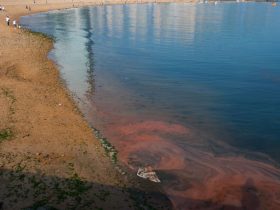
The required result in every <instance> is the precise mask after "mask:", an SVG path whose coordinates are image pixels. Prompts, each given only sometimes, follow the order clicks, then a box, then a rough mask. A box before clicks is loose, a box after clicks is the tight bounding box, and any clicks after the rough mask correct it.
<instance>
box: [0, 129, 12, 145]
mask: <svg viewBox="0 0 280 210" xmlns="http://www.w3.org/2000/svg"><path fill="white" fill-rule="evenodd" d="M12 137H13V132H12V131H11V129H9V128H8V129H3V130H0V142H2V141H5V140H9V139H11V138H12Z"/></svg>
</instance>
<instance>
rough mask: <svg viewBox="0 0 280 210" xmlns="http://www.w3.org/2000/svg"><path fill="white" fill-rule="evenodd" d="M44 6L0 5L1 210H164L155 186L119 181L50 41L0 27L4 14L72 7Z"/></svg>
mask: <svg viewBox="0 0 280 210" xmlns="http://www.w3.org/2000/svg"><path fill="white" fill-rule="evenodd" d="M59 2H63V3H59ZM45 3H46V1H38V0H36V4H34V3H33V1H27V0H15V1H12V0H2V1H0V5H5V10H6V11H5V12H3V11H2V12H0V167H1V169H0V189H1V190H0V209H22V208H24V207H30V206H33V207H38V206H44V205H49V206H53V207H56V208H58V209H72V208H73V209H137V208H138V207H139V206H142V207H144V206H146V207H147V206H149V205H151V206H154V207H156V209H159V208H162V209H171V206H170V202H169V201H168V200H167V199H166V197H165V196H163V195H162V194H160V193H155V192H152V189H153V186H154V185H150V184H149V183H146V182H144V183H143V182H142V183H139V180H138V181H135V179H134V178H133V177H130V176H128V175H122V174H121V173H120V172H118V170H116V166H115V165H114V164H113V163H112V162H111V160H110V159H109V158H108V157H107V156H106V154H105V152H104V151H103V148H102V147H101V145H100V143H99V141H98V140H97V139H96V138H95V136H94V135H93V132H92V130H91V129H90V128H89V126H88V124H87V122H86V121H85V120H84V119H83V117H82V115H81V114H80V112H79V111H78V109H77V108H76V106H75V104H74V103H73V100H72V99H71V97H70V96H69V94H68V93H67V90H66V89H65V88H64V86H63V84H62V83H61V82H60V78H59V72H58V70H57V68H56V66H55V64H54V63H53V62H52V61H50V60H49V59H48V58H47V54H48V52H49V50H50V49H51V48H52V47H53V43H52V40H50V39H49V38H47V37H44V36H42V35H39V34H34V33H30V32H28V31H25V30H22V29H15V28H13V27H12V26H10V27H7V26H6V25H5V16H6V14H8V15H9V16H10V18H11V21H12V20H13V19H18V18H19V17H20V16H21V15H26V14H29V13H34V12H41V11H48V10H52V9H62V8H68V7H72V6H73V3H72V1H58V0H56V1H54V0H48V4H45ZM112 3H119V2H118V1H114V2H112ZM74 4H75V6H84V5H92V4H100V2H98V1H91V2H90V1H79V3H76V2H74ZM25 5H30V6H31V11H28V10H26V9H25ZM155 191H158V190H156V189H155ZM35 209H36V208H35Z"/></svg>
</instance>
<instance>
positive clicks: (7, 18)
mask: <svg viewBox="0 0 280 210" xmlns="http://www.w3.org/2000/svg"><path fill="white" fill-rule="evenodd" d="M6 23H7V26H9V25H10V18H9V16H8V15H7V16H6Z"/></svg>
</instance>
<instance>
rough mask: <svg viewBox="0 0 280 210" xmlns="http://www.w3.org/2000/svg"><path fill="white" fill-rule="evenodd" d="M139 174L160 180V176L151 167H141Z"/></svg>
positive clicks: (154, 180) (156, 180) (142, 176)
mask: <svg viewBox="0 0 280 210" xmlns="http://www.w3.org/2000/svg"><path fill="white" fill-rule="evenodd" d="M137 176H139V177H141V178H143V179H149V180H150V181H152V182H157V183H159V182H160V180H159V178H158V176H157V175H156V172H154V171H152V169H151V167H145V168H139V169H138V172H137Z"/></svg>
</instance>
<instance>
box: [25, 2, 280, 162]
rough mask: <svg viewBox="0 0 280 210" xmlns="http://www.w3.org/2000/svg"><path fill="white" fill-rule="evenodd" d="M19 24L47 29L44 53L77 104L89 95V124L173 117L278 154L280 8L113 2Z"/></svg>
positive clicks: (204, 134) (203, 133)
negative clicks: (50, 44) (48, 45)
mask: <svg viewBox="0 0 280 210" xmlns="http://www.w3.org/2000/svg"><path fill="white" fill-rule="evenodd" d="M21 23H22V24H23V25H25V26H27V27H29V28H31V29H32V30H35V31H39V32H44V33H46V34H49V35H51V36H53V37H55V39H56V42H55V45H54V50H53V51H52V52H51V54H50V57H51V58H52V59H54V60H55V61H56V62H57V63H58V65H59V66H60V71H61V75H62V78H63V79H64V80H65V81H66V83H67V85H68V87H69V89H70V90H71V91H72V92H73V93H74V94H76V96H77V98H79V99H80V101H82V102H81V104H82V103H87V101H90V102H91V103H93V104H95V105H94V106H92V109H94V110H93V111H92V112H94V113H95V114H94V117H93V118H96V119H95V120H94V119H93V120H92V123H93V124H94V123H96V125H97V127H98V126H100V127H102V126H103V127H104V128H106V126H107V125H110V124H114V123H116V121H117V120H116V119H125V118H127V119H129V120H133V119H143V120H144V119H150V120H162V121H166V122H170V123H179V124H181V125H184V126H186V127H189V128H192V129H194V130H195V131H196V133H197V134H196V135H197V136H199V137H198V138H204V139H206V140H207V138H209V139H211V141H212V140H214V141H215V139H217V140H219V141H222V142H224V143H226V144H228V145H231V146H234V147H235V148H237V149H238V150H240V151H241V152H245V153H246V152H258V153H263V154H265V155H268V156H269V157H271V158H272V159H274V160H276V161H280V109H279V107H280V53H279V50H280V41H279V37H280V7H272V6H271V4H268V3H244V4H237V3H221V4H218V5H214V4H196V5H192V4H144V5H114V6H100V7H86V8H79V9H68V10H63V11H54V12H49V13H42V14H37V15H32V16H28V17H23V18H22V19H21ZM88 109H90V108H88ZM96 110H99V113H103V114H98V112H97V111H96ZM87 112H90V111H87ZM104 113H105V114H104ZM129 120H127V121H129Z"/></svg>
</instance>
